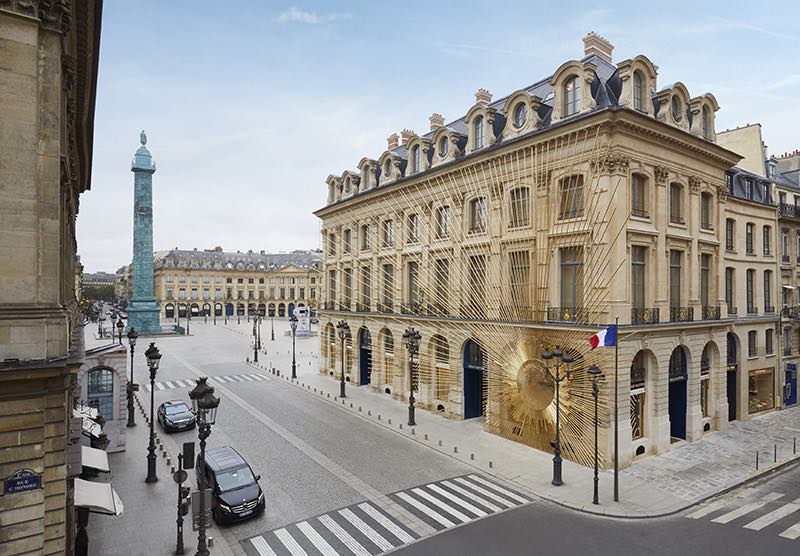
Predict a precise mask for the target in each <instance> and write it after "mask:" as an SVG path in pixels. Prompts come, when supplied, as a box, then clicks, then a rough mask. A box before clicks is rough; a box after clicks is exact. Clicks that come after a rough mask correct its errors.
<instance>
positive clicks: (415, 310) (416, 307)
mask: <svg viewBox="0 0 800 556" xmlns="http://www.w3.org/2000/svg"><path fill="white" fill-rule="evenodd" d="M400 313H402V314H403V315H419V314H421V313H422V304H421V303H420V302H419V301H413V302H411V303H403V304H402V305H400Z"/></svg>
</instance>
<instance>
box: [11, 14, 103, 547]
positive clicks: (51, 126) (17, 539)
mask: <svg viewBox="0 0 800 556" xmlns="http://www.w3.org/2000/svg"><path fill="white" fill-rule="evenodd" d="M101 12H102V3H101V2H100V1H93V0H86V1H81V2H77V1H69V0H59V1H51V0H38V1H36V0H0V45H2V46H0V50H1V51H2V53H3V54H2V62H0V81H2V83H3V84H4V92H3V102H2V103H0V121H2V122H3V133H2V134H0V152H2V153H3V155H2V158H3V163H2V164H0V183H2V184H3V185H2V188H3V201H2V203H0V237H2V238H3V241H0V283H2V287H0V406H1V407H2V408H3V409H2V412H0V449H2V450H3V453H4V456H3V460H2V463H0V480H2V479H5V478H7V477H9V476H10V475H12V474H14V473H15V472H16V471H18V470H23V469H24V470H30V471H32V472H33V473H36V474H39V475H41V476H42V487H43V488H41V489H38V490H34V491H29V492H24V493H16V494H14V493H6V494H5V495H3V496H0V524H1V525H0V546H2V548H0V552H2V553H3V554H9V555H10V554H71V553H72V551H73V544H74V541H73V538H74V530H75V526H74V512H73V480H72V479H73V478H74V474H75V473H76V472H80V467H79V466H77V468H76V467H75V466H69V465H68V462H71V461H74V459H75V453H76V451H77V453H78V454H79V453H80V446H79V445H77V444H76V438H77V437H76V435H75V434H74V431H71V428H70V427H71V425H72V424H73V423H74V421H73V420H72V419H71V413H72V402H73V397H72V393H71V392H72V388H71V387H72V385H73V384H74V379H75V377H74V375H75V374H76V373H77V372H78V369H79V367H80V366H81V364H82V362H83V355H84V354H83V329H82V326H81V325H80V319H79V314H78V304H77V299H76V261H77V256H76V249H77V246H76V240H75V219H76V216H77V211H78V198H79V195H80V194H81V193H82V192H84V191H86V190H87V189H89V186H90V178H91V165H92V135H93V132H94V129H93V128H94V105H95V91H96V84H97V64H98V54H99V42H100V19H101ZM78 458H79V455H78Z"/></svg>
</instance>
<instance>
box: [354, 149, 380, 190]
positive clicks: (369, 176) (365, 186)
mask: <svg viewBox="0 0 800 556" xmlns="http://www.w3.org/2000/svg"><path fill="white" fill-rule="evenodd" d="M358 169H359V171H360V172H361V191H369V190H370V189H373V188H374V187H376V186H377V184H378V161H377V160H373V159H372V158H367V157H364V158H362V159H361V160H360V161H359V163H358Z"/></svg>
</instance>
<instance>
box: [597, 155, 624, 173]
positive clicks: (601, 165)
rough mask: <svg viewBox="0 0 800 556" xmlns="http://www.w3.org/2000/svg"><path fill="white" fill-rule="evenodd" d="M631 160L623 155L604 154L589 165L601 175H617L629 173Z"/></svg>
mask: <svg viewBox="0 0 800 556" xmlns="http://www.w3.org/2000/svg"><path fill="white" fill-rule="evenodd" d="M630 163H631V160H630V159H629V158H627V157H625V156H622V155H621V154H604V155H602V156H601V157H599V158H597V159H595V160H592V161H591V162H590V163H589V165H590V166H591V168H592V170H593V171H594V172H597V173H600V174H617V173H625V172H627V171H628V166H630Z"/></svg>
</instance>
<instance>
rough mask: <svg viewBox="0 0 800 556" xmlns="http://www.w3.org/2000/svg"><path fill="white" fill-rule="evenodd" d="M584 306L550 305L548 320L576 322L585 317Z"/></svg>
mask: <svg viewBox="0 0 800 556" xmlns="http://www.w3.org/2000/svg"><path fill="white" fill-rule="evenodd" d="M584 315H585V311H584V308H583V307H548V308H547V320H550V321H556V322H575V321H578V320H585V319H584Z"/></svg>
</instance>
